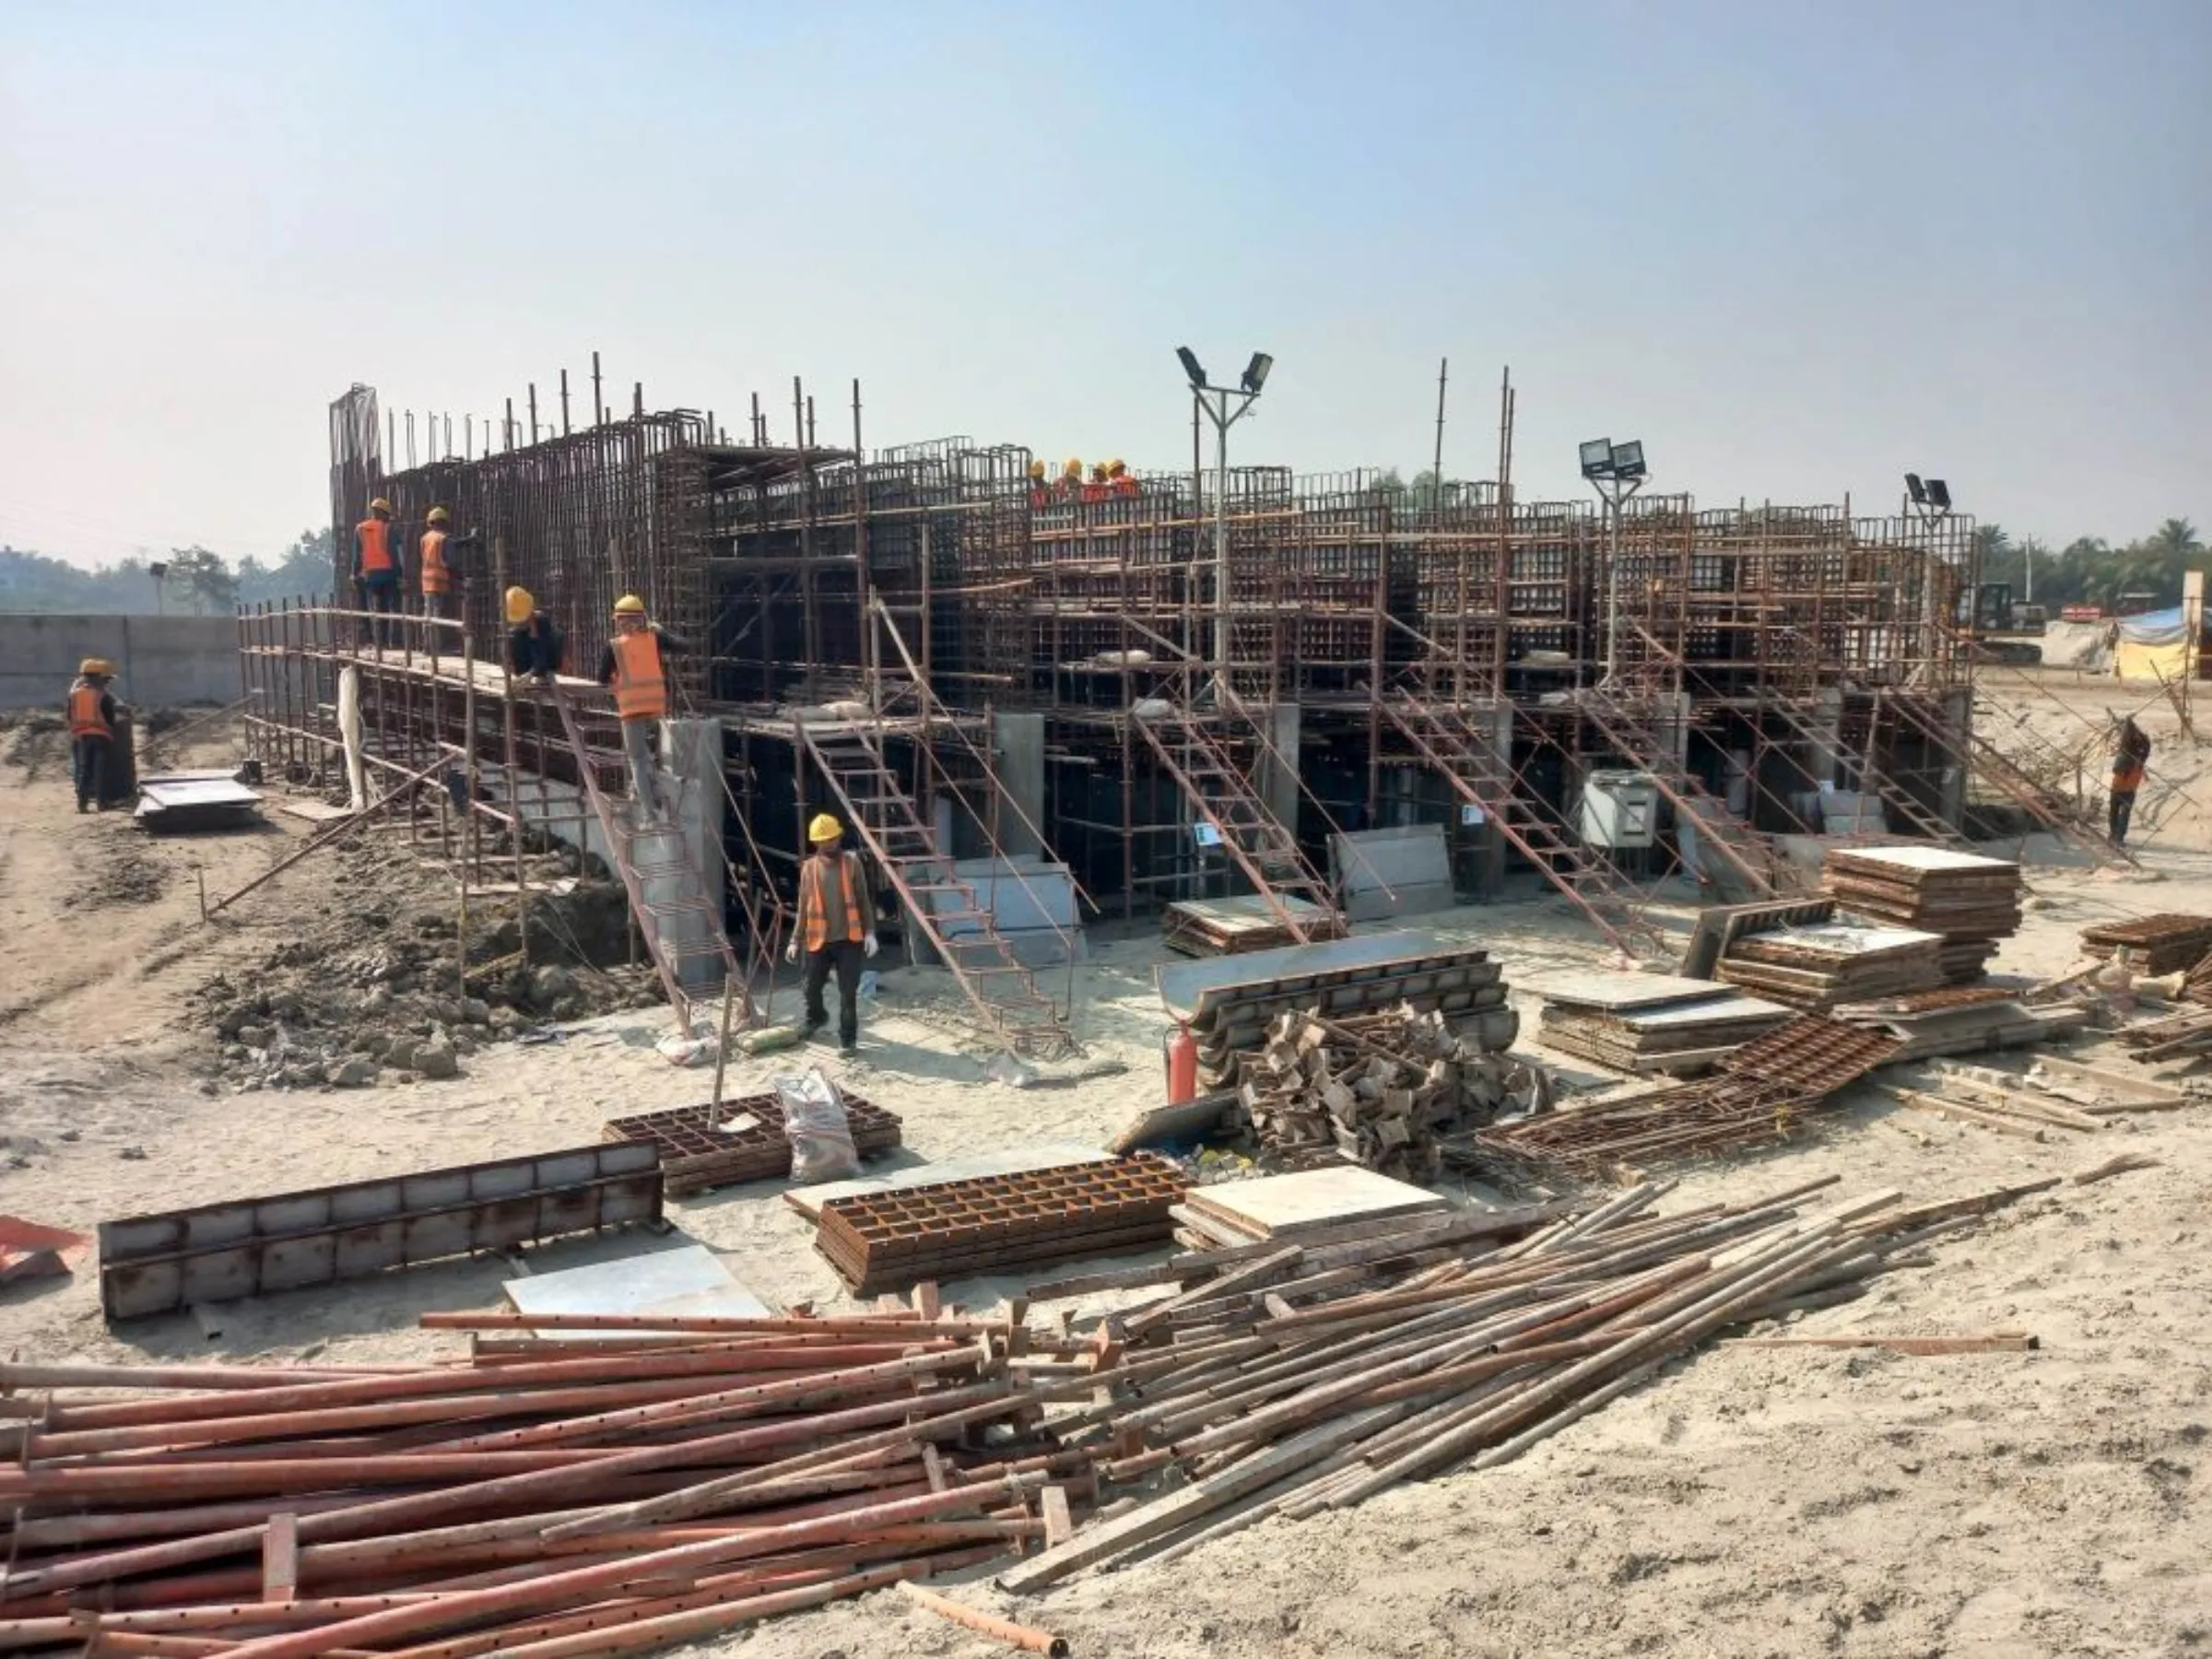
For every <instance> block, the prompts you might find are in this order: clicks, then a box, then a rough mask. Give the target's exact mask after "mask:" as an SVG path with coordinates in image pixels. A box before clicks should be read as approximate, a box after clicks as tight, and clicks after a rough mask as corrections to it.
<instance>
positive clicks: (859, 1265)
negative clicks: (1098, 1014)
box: [815, 1152, 1190, 1296]
mask: <svg viewBox="0 0 2212 1659" xmlns="http://www.w3.org/2000/svg"><path fill="white" fill-rule="evenodd" d="M1189 1184H1190V1182H1189V1178H1188V1177H1187V1176H1186V1175H1184V1173H1183V1172H1182V1170H1181V1169H1180V1168H1179V1167H1178V1166H1176V1165H1175V1164H1173V1163H1171V1162H1170V1161H1169V1160H1168V1159H1164V1158H1159V1157H1157V1156H1155V1155H1153V1154H1151V1153H1148V1152H1140V1153H1138V1154H1136V1155H1135V1157H1133V1158H1122V1159H1110V1160H1108V1161H1106V1162H1103V1163H1080V1164H1066V1165H1063V1166H1061V1167H1059V1168H1056V1169H1049V1170H1026V1171H1018V1172H1015V1173H1011V1174H1005V1175H979V1176H976V1177H974V1178H973V1179H971V1180H968V1181H949V1182H943V1183H942V1184H940V1185H935V1186H922V1187H890V1188H886V1189H884V1190H882V1191H879V1192H874V1193H863V1194H853V1196H851V1197H846V1198H832V1199H831V1200H830V1201H829V1202H828V1203H827V1204H824V1205H823V1206H821V1219H820V1221H819V1222H818V1225H817V1227H816V1230H815V1248H816V1249H818V1250H819V1251H820V1252H821V1253H822V1254H824V1255H825V1256H827V1257H829V1259H830V1265H831V1266H833V1267H835V1268H836V1269H837V1271H838V1274H839V1276H840V1277H841V1278H843V1279H844V1281H845V1282H846V1283H847V1284H848V1285H850V1286H852V1287H853V1291H854V1292H855V1293H856V1294H858V1295H863V1296H868V1295H874V1294H876V1293H877V1292H879V1291H883V1290H890V1289H897V1288H902V1287H904V1286H908V1285H912V1284H915V1283H918V1282H920V1281H921V1280H924V1279H943V1278H960V1277H967V1276H968V1275H971V1274H978V1273H994V1272H999V1271H1002V1270H1004V1269H1005V1268H1007V1267H1009V1266H1018V1265H1023V1264H1028V1263H1035V1262H1053V1261H1061V1260H1065V1259H1066V1258H1067V1257H1070V1256H1084V1255H1099V1254H1105V1253H1112V1252H1115V1251H1125V1250H1144V1249H1146V1248H1147V1247H1148V1246H1151V1245H1154V1244H1164V1243H1166V1242H1167V1241H1168V1240H1169V1238H1170V1237H1171V1235H1172V1234H1173V1232H1174V1230H1175V1222H1174V1218H1173V1217H1172V1216H1171V1214H1170V1213H1169V1212H1170V1210H1171V1208H1172V1207H1173V1206H1174V1205H1175V1204H1176V1202H1177V1201H1178V1200H1180V1199H1181V1198H1182V1194H1183V1191H1184V1189H1185V1188H1186V1187H1187V1186H1188V1185H1189Z"/></svg>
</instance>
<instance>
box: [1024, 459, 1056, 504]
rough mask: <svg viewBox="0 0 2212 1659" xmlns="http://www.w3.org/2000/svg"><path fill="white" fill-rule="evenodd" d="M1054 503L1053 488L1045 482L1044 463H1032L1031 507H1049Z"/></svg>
mask: <svg viewBox="0 0 2212 1659" xmlns="http://www.w3.org/2000/svg"><path fill="white" fill-rule="evenodd" d="M1052 501H1053V491H1052V487H1051V486H1050V485H1048V484H1047V483H1046V482H1045V481H1044V463H1043V462H1041V461H1032V462H1030V506H1032V507H1049V506H1051V505H1052Z"/></svg>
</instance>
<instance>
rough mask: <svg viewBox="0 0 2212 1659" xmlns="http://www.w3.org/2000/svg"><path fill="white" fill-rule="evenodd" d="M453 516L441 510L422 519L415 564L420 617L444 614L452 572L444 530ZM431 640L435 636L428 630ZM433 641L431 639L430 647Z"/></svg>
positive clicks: (434, 631) (434, 640)
mask: <svg viewBox="0 0 2212 1659" xmlns="http://www.w3.org/2000/svg"><path fill="white" fill-rule="evenodd" d="M452 518H453V515H452V514H451V513H449V512H446V510H445V509H444V508H442V507H433V508H431V509H430V511H429V514H428V515H427V516H426V517H425V518H424V520H423V524H424V529H423V532H422V540H421V541H420V542H419V543H418V544H417V549H418V551H417V563H418V566H419V567H420V571H419V580H420V581H421V582H422V614H423V615H424V616H426V617H440V618H442V617H443V616H444V615H445V614H446V608H445V607H446V595H447V594H450V593H452V592H453V568H452V567H451V566H450V565H448V564H447V563H446V561H445V556H446V530H445V527H446V525H447V524H448V523H450V522H451V520H452ZM431 631H432V634H433V636H434V635H435V633H436V630H435V629H432V630H431ZM436 643H437V641H436V639H435V638H434V637H433V639H432V641H431V644H432V646H433V648H434V647H435V645H436Z"/></svg>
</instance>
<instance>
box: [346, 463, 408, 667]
mask: <svg viewBox="0 0 2212 1659" xmlns="http://www.w3.org/2000/svg"><path fill="white" fill-rule="evenodd" d="M401 574H402V571H401V569H400V558H399V541H398V538H397V537H396V536H394V535H393V534H392V503H391V502H389V501H387V500H384V498H383V497H382V496H378V497H377V498H376V500H373V501H371V502H370V503H369V516H368V517H367V518H365V519H363V520H362V521H361V522H360V523H359V524H356V525H355V526H354V527H353V585H354V590H355V592H356V593H358V594H359V595H360V601H361V608H362V609H363V610H366V611H369V612H371V613H372V614H371V618H370V621H369V642H370V643H371V645H375V646H379V647H382V646H387V645H396V644H397V643H398V642H399V640H398V632H399V608H400V576H401ZM387 618H389V619H388V620H387Z"/></svg>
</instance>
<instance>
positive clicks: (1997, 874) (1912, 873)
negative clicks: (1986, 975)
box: [1825, 847, 2020, 985]
mask: <svg viewBox="0 0 2212 1659" xmlns="http://www.w3.org/2000/svg"><path fill="white" fill-rule="evenodd" d="M1825 871H1826V875H1827V888H1828V891H1829V892H1830V894H1832V895H1833V896H1834V898H1835V900H1836V902H1837V903H1838V904H1839V905H1841V907H1842V908H1843V909H1845V910H1847V911H1851V912H1855V913H1857V914H1859V915H1862V916H1865V917H1867V918H1869V919H1871V920H1873V921H1876V922H1884V923H1889V924H1894V925H1896V926H1899V927H1916V928H1924V929H1926V930H1927V931H1928V932H1931V933H1937V934H1941V935H1943V948H1942V951H1941V958H1942V963H1943V977H1944V981H1945V982H1946V983H1948V984H1954V985H1962V984H1967V983H1970V982H1972V981H1974V980H1978V979H1980V978H1982V977H1983V972H1984V971H1985V969H1986V967H1987V964H1988V961H1989V959H1990V958H1991V957H1993V956H1994V955H1995V954H1996V950H1997V941H1998V940H2000V939H2008V938H2010V937H2011V936H2012V935H2014V934H2015V933H2017V932H2018V931H2019V925H2020V866H2019V865H2018V864H2016V863H2015V862H2013V861H2012V860H2011V859H2008V858H1984V857H1983V856H1982V855H1981V854H1979V853H1958V852H1954V851H1952V850H1951V849H1950V848H1948V847H1867V848H1850V847H1831V848H1830V850H1829V853H1828V857H1827V860H1826V864H1825Z"/></svg>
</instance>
